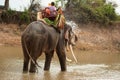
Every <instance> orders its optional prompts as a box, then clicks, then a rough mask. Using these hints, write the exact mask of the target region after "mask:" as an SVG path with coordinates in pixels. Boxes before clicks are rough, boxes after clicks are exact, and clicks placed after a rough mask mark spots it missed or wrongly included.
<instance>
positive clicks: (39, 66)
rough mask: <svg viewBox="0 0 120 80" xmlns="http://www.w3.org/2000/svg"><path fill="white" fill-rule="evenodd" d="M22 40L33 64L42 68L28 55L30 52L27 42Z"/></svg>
mask: <svg viewBox="0 0 120 80" xmlns="http://www.w3.org/2000/svg"><path fill="white" fill-rule="evenodd" d="M22 41H23V44H24V45H25V50H26V52H27V54H28V56H29V58H30V60H31V61H32V62H33V64H35V66H36V67H40V68H42V67H41V66H40V65H39V64H38V63H37V62H36V61H35V60H34V59H33V58H32V56H31V55H30V52H29V51H28V48H27V44H26V42H25V40H24V39H23V40H22Z"/></svg>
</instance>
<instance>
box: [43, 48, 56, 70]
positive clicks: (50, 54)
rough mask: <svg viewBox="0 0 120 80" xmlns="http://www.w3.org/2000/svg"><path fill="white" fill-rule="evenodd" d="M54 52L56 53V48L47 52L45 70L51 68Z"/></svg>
mask: <svg viewBox="0 0 120 80" xmlns="http://www.w3.org/2000/svg"><path fill="white" fill-rule="evenodd" d="M53 54H54V50H53V51H51V52H50V53H45V65H44V70H49V69H50V63H51V60H52V57H53Z"/></svg>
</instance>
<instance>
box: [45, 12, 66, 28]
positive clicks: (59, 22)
mask: <svg viewBox="0 0 120 80" xmlns="http://www.w3.org/2000/svg"><path fill="white" fill-rule="evenodd" d="M43 19H44V21H45V22H46V23H47V24H48V25H52V26H54V27H56V28H60V29H63V28H64V24H65V17H64V15H62V14H58V15H57V17H56V18H55V20H54V21H52V20H50V19H49V18H43Z"/></svg>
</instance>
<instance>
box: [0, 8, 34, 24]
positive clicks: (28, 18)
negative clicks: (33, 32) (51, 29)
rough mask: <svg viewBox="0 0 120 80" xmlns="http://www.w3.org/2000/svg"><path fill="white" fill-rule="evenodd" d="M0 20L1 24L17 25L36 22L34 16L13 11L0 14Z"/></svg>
mask: <svg viewBox="0 0 120 80" xmlns="http://www.w3.org/2000/svg"><path fill="white" fill-rule="evenodd" d="M0 18H1V19H0V20H2V21H1V22H5V23H18V24H28V23H30V22H32V21H34V20H36V14H34V13H31V12H29V11H28V10H25V11H24V12H19V11H14V10H11V9H8V10H6V11H3V12H2V13H1V17H0Z"/></svg>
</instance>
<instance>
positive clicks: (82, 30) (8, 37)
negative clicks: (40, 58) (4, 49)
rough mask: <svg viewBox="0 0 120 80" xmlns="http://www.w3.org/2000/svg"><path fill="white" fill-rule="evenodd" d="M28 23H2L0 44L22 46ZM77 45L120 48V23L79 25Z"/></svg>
mask: <svg viewBox="0 0 120 80" xmlns="http://www.w3.org/2000/svg"><path fill="white" fill-rule="evenodd" d="M25 27H26V25H21V26H19V25H17V24H4V23H2V24H0V45H11V46H21V34H22V31H23V30H24V28H25ZM74 31H75V33H76V34H77V36H78V42H77V45H76V46H75V47H76V48H78V49H80V50H101V49H102V50H118V51H119V50H120V25H119V24H118V25H113V26H111V27H106V28H101V27H98V25H92V24H89V25H79V28H75V29H74Z"/></svg>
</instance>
